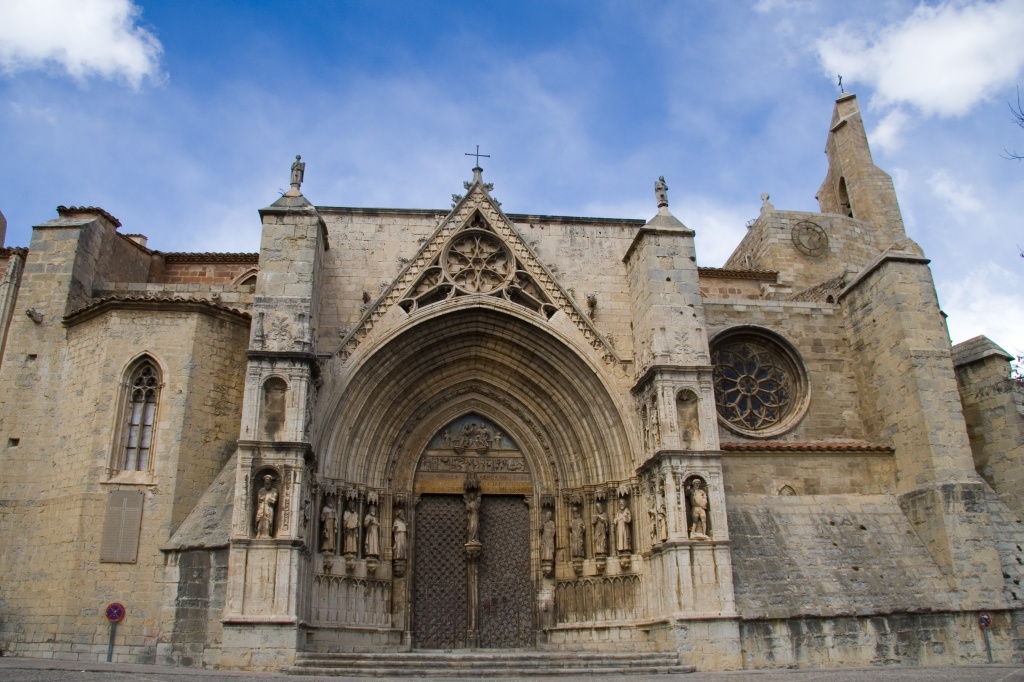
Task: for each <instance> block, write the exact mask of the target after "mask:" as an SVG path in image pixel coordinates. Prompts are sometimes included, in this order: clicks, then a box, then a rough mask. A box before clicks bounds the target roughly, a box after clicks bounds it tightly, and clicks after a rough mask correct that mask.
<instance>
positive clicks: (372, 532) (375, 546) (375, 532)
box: [363, 504, 380, 557]
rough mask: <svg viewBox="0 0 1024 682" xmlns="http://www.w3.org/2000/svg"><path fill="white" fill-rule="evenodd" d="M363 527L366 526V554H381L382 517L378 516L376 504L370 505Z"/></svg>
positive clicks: (371, 555) (373, 555) (364, 543)
mask: <svg viewBox="0 0 1024 682" xmlns="http://www.w3.org/2000/svg"><path fill="white" fill-rule="evenodd" d="M363 527H365V528H366V533H365V539H364V540H363V550H364V556H368V557H376V556H380V519H378V518H377V506H376V505H373V504H371V505H370V511H369V512H367V514H366V517H365V518H363Z"/></svg>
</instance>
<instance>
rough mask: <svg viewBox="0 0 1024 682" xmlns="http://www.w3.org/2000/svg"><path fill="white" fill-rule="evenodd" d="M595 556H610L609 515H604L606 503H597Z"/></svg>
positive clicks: (594, 521) (594, 522)
mask: <svg viewBox="0 0 1024 682" xmlns="http://www.w3.org/2000/svg"><path fill="white" fill-rule="evenodd" d="M592 523H593V524H594V554H596V555H598V556H604V555H606V554H608V515H607V514H605V513H604V502H602V501H601V500H598V501H597V505H596V511H595V512H594V520H593V522H592Z"/></svg>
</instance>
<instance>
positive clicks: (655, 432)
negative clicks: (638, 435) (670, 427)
mask: <svg viewBox="0 0 1024 682" xmlns="http://www.w3.org/2000/svg"><path fill="white" fill-rule="evenodd" d="M651 447H653V448H654V449H658V448H659V447H661V423H660V422H659V421H658V408H657V406H652V407H651Z"/></svg>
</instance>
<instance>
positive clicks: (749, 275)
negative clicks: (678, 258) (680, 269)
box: [697, 267, 779, 282]
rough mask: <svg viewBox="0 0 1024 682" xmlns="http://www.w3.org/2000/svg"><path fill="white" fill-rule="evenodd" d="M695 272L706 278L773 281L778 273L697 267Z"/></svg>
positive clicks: (774, 271) (772, 271) (773, 271)
mask: <svg viewBox="0 0 1024 682" xmlns="http://www.w3.org/2000/svg"><path fill="white" fill-rule="evenodd" d="M697 274H698V275H699V276H701V277H707V278H708V279H756V280H761V281H765V282H774V281H775V280H777V279H778V277H779V273H778V272H777V271H776V270H732V269H730V268H705V267H698V268H697Z"/></svg>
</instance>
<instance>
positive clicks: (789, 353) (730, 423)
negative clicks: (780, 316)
mask: <svg viewBox="0 0 1024 682" xmlns="http://www.w3.org/2000/svg"><path fill="white" fill-rule="evenodd" d="M711 362H712V364H713V365H714V372H713V379H714V387H715V406H716V407H717V409H718V416H719V419H720V420H721V421H722V422H723V423H724V424H725V425H726V426H727V427H728V428H730V429H732V430H733V431H736V432H738V433H741V434H743V435H747V436H752V437H755V438H767V437H771V436H776V435H779V434H780V433H783V432H785V431H788V430H789V429H790V428H792V427H793V426H795V425H796V423H797V422H798V421H799V419H800V418H801V417H802V416H803V414H804V412H805V411H806V408H807V403H808V389H807V380H806V372H805V371H804V369H803V363H802V362H801V361H800V359H799V356H798V355H797V353H796V351H795V350H794V349H792V348H791V347H790V346H789V344H787V343H786V342H785V341H783V340H782V339H780V338H778V337H775V335H774V334H771V333H770V332H767V330H762V329H759V328H752V327H743V328H736V329H732V330H728V331H727V332H724V333H723V334H719V335H718V336H717V337H715V339H714V341H713V343H712V359H711Z"/></svg>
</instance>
